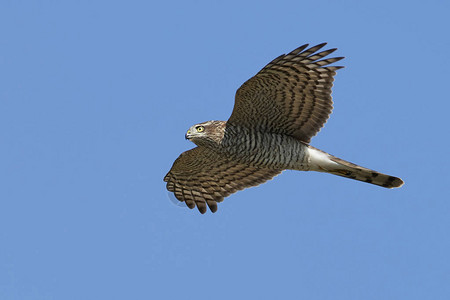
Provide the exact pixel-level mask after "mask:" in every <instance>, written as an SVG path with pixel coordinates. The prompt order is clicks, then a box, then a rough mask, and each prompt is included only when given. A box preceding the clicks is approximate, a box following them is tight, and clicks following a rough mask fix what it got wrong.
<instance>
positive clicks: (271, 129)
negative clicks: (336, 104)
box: [164, 43, 403, 213]
mask: <svg viewBox="0 0 450 300" xmlns="http://www.w3.org/2000/svg"><path fill="white" fill-rule="evenodd" d="M324 45H325V43H323V44H320V45H317V46H314V47H311V48H309V49H307V46H308V45H303V46H301V47H299V48H297V49H295V50H294V51H292V52H291V53H289V54H286V55H281V56H279V57H278V58H276V59H274V60H273V61H272V62H270V63H269V64H268V65H266V66H265V67H264V68H263V69H262V70H261V71H259V72H258V74H256V75H255V76H253V77H252V78H250V79H249V80H248V81H246V82H245V83H244V84H243V85H242V86H241V87H240V88H239V89H238V91H237V93H236V100H235V106H234V109H233V112H232V114H231V116H230V118H229V120H228V121H227V122H225V121H208V122H204V123H200V124H197V125H194V126H192V127H191V128H190V129H189V130H188V132H187V133H186V138H187V139H189V140H191V141H192V142H194V143H195V144H196V145H197V146H198V147H196V148H194V149H191V150H189V151H186V152H184V153H183V154H181V155H180V157H179V158H178V159H177V160H176V161H175V162H174V164H173V166H172V168H171V170H170V171H169V173H167V175H166V176H165V177H164V181H166V182H167V189H168V190H169V191H171V192H173V193H174V194H175V197H176V198H177V199H178V200H180V201H184V202H186V204H187V206H188V207H189V208H194V207H197V208H198V210H199V211H200V212H201V213H205V212H206V206H208V207H209V208H210V210H211V211H212V212H215V211H217V202H221V201H222V200H223V199H224V197H227V196H228V195H230V194H232V193H234V192H236V191H238V190H242V189H244V188H247V187H251V186H255V185H258V184H261V183H263V182H265V181H267V180H269V179H271V178H273V177H274V176H276V175H278V174H280V173H281V172H282V171H283V170H285V169H292V170H300V171H318V172H327V173H331V174H335V175H339V176H343V177H347V178H351V179H356V180H360V181H364V182H368V183H372V184H376V185H379V186H383V187H387V188H393V187H399V186H401V185H402V184H403V181H402V180H401V179H399V178H396V177H393V176H389V175H385V174H381V173H378V172H376V171H373V170H370V169H366V168H363V167H360V166H358V165H355V164H353V163H350V162H347V161H345V160H342V159H340V158H337V157H334V156H332V155H329V154H328V153H326V152H323V151H321V150H319V149H316V148H314V147H312V146H309V145H308V143H309V141H310V140H311V138H312V137H313V136H314V135H316V134H317V132H318V131H319V130H320V128H321V127H322V126H323V125H324V124H325V122H326V121H327V119H328V117H329V115H330V113H331V111H332V108H333V106H332V100H331V87H332V85H333V84H332V83H333V76H334V75H335V74H336V70H338V69H340V68H342V67H341V66H329V64H332V63H334V62H337V61H339V60H341V59H342V57H335V58H328V59H323V58H324V57H325V56H327V55H329V54H331V53H332V52H334V51H335V50H336V49H330V50H326V51H322V52H318V53H316V52H317V51H318V50H320V49H321V48H322V47H323V46H324ZM305 49H306V50H305Z"/></svg>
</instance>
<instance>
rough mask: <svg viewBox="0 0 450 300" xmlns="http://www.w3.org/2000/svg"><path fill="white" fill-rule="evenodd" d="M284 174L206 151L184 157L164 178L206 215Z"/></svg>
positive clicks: (199, 149)
mask: <svg viewBox="0 0 450 300" xmlns="http://www.w3.org/2000/svg"><path fill="white" fill-rule="evenodd" d="M281 171H282V170H274V169H266V168H256V167H250V166H248V165H244V164H241V163H239V162H236V161H234V160H232V159H230V158H228V157H226V156H225V155H222V154H220V153H216V152H214V151H212V150H209V149H208V148H205V147H196V148H194V149H191V150H188V151H186V152H184V153H182V154H181V155H180V156H179V157H178V158H177V160H175V162H174V163H173V166H172V168H171V169H170V171H169V173H167V175H166V176H165V177H164V181H166V182H167V189H168V190H169V191H171V192H173V193H174V194H175V197H176V198H177V199H178V200H180V201H184V202H186V205H187V206H188V207H189V208H194V207H195V206H197V208H198V210H199V211H200V212H201V213H202V214H203V213H205V212H206V205H208V207H209V209H210V210H211V211H212V212H216V211H217V202H221V201H223V198H224V197H227V196H228V195H230V194H232V193H235V192H237V191H239V190H242V189H245V188H248V187H251V186H256V185H259V184H261V183H263V182H265V181H267V180H269V179H272V178H273V177H274V176H275V175H278V174H279V173H281Z"/></svg>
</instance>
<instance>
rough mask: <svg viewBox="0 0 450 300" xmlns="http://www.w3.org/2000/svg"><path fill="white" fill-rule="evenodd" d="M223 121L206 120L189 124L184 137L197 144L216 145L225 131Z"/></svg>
mask: <svg viewBox="0 0 450 300" xmlns="http://www.w3.org/2000/svg"><path fill="white" fill-rule="evenodd" d="M225 125H226V122H225V121H207V122H203V123H199V124H195V125H194V126H191V128H189V130H188V131H187V132H186V135H185V138H186V139H187V140H190V141H191V142H193V143H194V144H196V145H197V146H207V147H217V146H218V145H219V144H220V142H221V141H222V139H223V135H224V133H225Z"/></svg>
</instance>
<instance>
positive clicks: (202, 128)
mask: <svg viewBox="0 0 450 300" xmlns="http://www.w3.org/2000/svg"><path fill="white" fill-rule="evenodd" d="M195 129H197V132H203V131H204V130H205V127H203V126H197V127H196V128H195Z"/></svg>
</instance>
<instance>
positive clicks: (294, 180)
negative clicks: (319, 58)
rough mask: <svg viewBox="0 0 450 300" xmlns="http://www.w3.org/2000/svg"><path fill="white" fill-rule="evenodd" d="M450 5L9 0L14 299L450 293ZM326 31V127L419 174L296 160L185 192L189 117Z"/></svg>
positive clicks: (0, 127) (226, 111)
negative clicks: (175, 166)
mask: <svg viewBox="0 0 450 300" xmlns="http://www.w3.org/2000/svg"><path fill="white" fill-rule="evenodd" d="M444 3H445V4H444ZM449 10H450V4H449V3H446V2H445V1H428V2H427V3H426V4H425V2H423V1H376V2H374V1H372V2H370V3H369V2H363V1H320V2H318V1H273V2H264V1H258V2H256V1H255V2H250V1H247V2H245V1H244V2H241V1H226V2H225V1H222V2H218V1H191V2H189V1H172V2H169V1H166V2H163V1H160V2H158V3H156V1H155V2H152V1H127V2H125V1H123V2H118V1H71V2H69V1H2V2H1V4H0V37H1V38H0V82H1V84H0V143H1V146H0V298H1V299H5V300H6V299H177V298H178V299H180V298H183V299H194V298H195V299H210V298H215V299H242V298H244V297H245V298H250V299H252V298H259V299H274V298H277V299H448V297H449V295H450V258H449V257H450V256H449V253H450V238H449V228H450V217H449V216H450V197H449V191H448V185H449V183H450V181H449V180H450V177H449V174H448V169H449V168H450V164H449V158H448V148H449V142H448V140H449V139H448V137H449V133H450V132H449V126H448V120H447V118H448V111H449V108H450V105H449V103H450V99H449V96H448V85H449V79H450V78H449V72H448V70H449V68H450V60H449V58H448V53H449V51H450V38H449V34H448V29H449V28H450V21H449V18H448V12H449ZM324 41H326V42H328V43H329V45H328V46H329V47H337V48H339V50H338V51H337V52H336V55H338V56H346V59H345V60H344V61H343V62H342V64H344V65H345V66H346V68H345V69H343V70H340V71H339V72H338V75H337V76H336V81H335V86H334V88H333V97H334V102H335V109H334V112H333V114H332V115H331V118H330V119H329V121H328V123H327V124H326V126H325V127H324V128H323V129H322V131H321V132H320V133H319V135H318V136H316V137H315V138H313V140H312V143H311V144H312V145H313V146H315V147H318V148H320V149H323V150H324V151H327V152H329V153H332V154H334V155H336V156H338V157H342V158H344V159H347V160H350V161H352V162H355V163H358V164H361V165H363V166H366V167H369V168H372V169H375V170H379V171H382V172H386V173H389V174H392V175H396V176H399V177H401V178H403V179H404V180H405V182H406V183H405V185H404V186H403V187H402V188H401V189H395V190H387V189H383V188H380V187H376V186H372V185H369V184H365V183H361V182H356V181H352V180H348V179H344V178H340V177H337V176H332V175H328V174H319V173H312V172H308V173H306V172H294V171H286V172H284V173H283V174H282V175H280V176H278V177H276V178H275V179H274V180H272V181H270V182H268V183H266V184H264V185H261V186H259V187H256V188H251V189H247V190H244V191H242V192H239V193H237V194H234V195H232V196H230V197H229V198H227V199H226V200H225V201H224V202H223V203H221V204H220V206H219V211H218V212H217V213H216V214H211V213H207V214H205V215H200V214H199V213H198V212H197V211H194V210H192V211H191V210H189V209H187V208H184V207H180V206H177V205H175V204H174V203H173V202H172V201H171V200H170V197H169V195H168V192H167V191H166V189H165V184H164V182H163V181H162V179H163V177H164V175H165V174H166V173H167V171H168V170H169V169H170V167H171V165H172V163H173V161H174V160H175V159H176V158H177V157H178V155H179V154H180V153H181V152H183V151H186V150H188V149H190V148H192V147H193V144H192V143H190V142H188V141H185V140H184V134H185V132H186V130H187V129H188V128H189V127H190V126H191V125H193V124H195V123H199V122H203V121H206V120H211V119H217V120H226V119H227V118H228V117H229V115H230V113H231V110H232V108H233V103H234V94H235V91H236V89H237V88H238V87H239V86H240V85H241V84H242V83H243V82H244V81H245V80H247V79H248V78H250V77H251V76H253V75H254V74H255V73H256V72H257V71H259V69H260V68H262V67H263V66H264V65H265V64H266V63H268V62H269V61H270V60H272V59H273V58H275V57H277V56H278V55H280V54H282V53H286V52H288V51H290V50H292V49H294V48H296V47H298V46H300V45H302V44H304V43H311V44H316V43H320V42H324Z"/></svg>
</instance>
